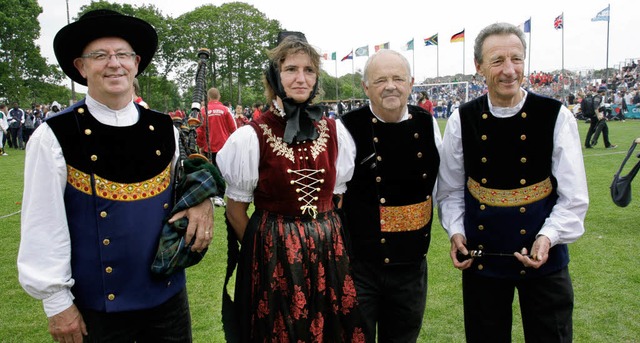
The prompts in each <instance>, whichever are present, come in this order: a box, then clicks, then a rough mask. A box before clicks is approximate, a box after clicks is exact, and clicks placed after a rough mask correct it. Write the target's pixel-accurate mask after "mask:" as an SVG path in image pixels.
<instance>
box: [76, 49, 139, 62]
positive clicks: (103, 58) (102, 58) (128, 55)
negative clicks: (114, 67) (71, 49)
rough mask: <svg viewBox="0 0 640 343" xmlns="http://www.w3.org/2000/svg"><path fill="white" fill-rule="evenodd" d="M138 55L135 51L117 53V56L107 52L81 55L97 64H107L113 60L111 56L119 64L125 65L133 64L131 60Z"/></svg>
mask: <svg viewBox="0 0 640 343" xmlns="http://www.w3.org/2000/svg"><path fill="white" fill-rule="evenodd" d="M135 55H136V53H135V52H133V51H127V52H123V51H121V52H116V53H115V54H107V53H106V52H90V53H88V54H84V55H81V56H80V57H82V58H90V59H92V60H94V61H96V62H107V61H108V60H110V59H111V56H115V57H116V59H117V60H118V62H120V63H125V62H131V59H132V58H133V57H134V56H135Z"/></svg>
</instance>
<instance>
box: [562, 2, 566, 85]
mask: <svg viewBox="0 0 640 343" xmlns="http://www.w3.org/2000/svg"><path fill="white" fill-rule="evenodd" d="M565 26H566V25H565V20H564V12H562V75H563V76H564V27H565Z"/></svg>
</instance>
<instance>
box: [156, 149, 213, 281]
mask: <svg viewBox="0 0 640 343" xmlns="http://www.w3.org/2000/svg"><path fill="white" fill-rule="evenodd" d="M183 167H184V177H181V178H179V181H178V184H177V186H176V190H175V192H176V199H177V201H176V203H175V205H174V207H173V209H172V210H171V213H170V214H169V215H168V216H167V218H166V219H165V221H164V223H165V224H164V225H163V227H162V233H161V234H160V241H159V242H158V250H157V252H156V256H155V259H154V261H153V263H152V264H151V271H152V272H153V273H154V274H158V275H164V276H169V275H171V274H173V273H175V272H176V271H178V270H182V269H184V268H188V267H190V266H193V265H195V264H197V263H198V262H200V260H202V258H203V257H204V255H205V253H206V252H207V249H204V250H203V251H202V252H197V251H191V245H192V242H186V241H185V239H184V236H185V233H186V232H187V226H188V225H189V219H188V218H186V217H183V218H180V219H178V220H176V221H175V222H173V223H171V224H170V223H169V222H168V220H169V218H171V217H172V216H173V215H174V214H176V213H178V212H180V211H182V210H185V209H187V208H190V207H193V206H196V205H198V204H200V203H201V202H203V201H209V200H208V198H210V197H213V196H219V195H222V194H224V189H225V184H224V180H223V179H222V176H221V175H220V172H219V171H218V169H217V168H216V167H215V166H214V165H213V164H211V163H209V162H206V161H204V160H202V159H189V160H184V163H183ZM194 239H195V238H194Z"/></svg>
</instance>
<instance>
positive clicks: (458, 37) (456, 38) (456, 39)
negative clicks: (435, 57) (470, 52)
mask: <svg viewBox="0 0 640 343" xmlns="http://www.w3.org/2000/svg"><path fill="white" fill-rule="evenodd" d="M455 42H464V29H462V31H460V32H458V33H456V34H455V35H453V36H451V43H455Z"/></svg>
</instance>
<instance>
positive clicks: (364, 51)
mask: <svg viewBox="0 0 640 343" xmlns="http://www.w3.org/2000/svg"><path fill="white" fill-rule="evenodd" d="M358 56H369V46H368V45H365V46H361V47H359V48H357V49H356V57H358Z"/></svg>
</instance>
